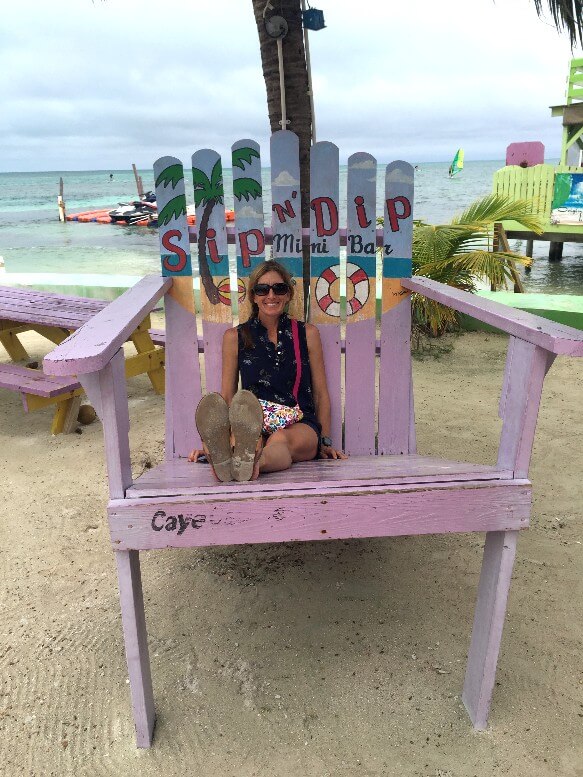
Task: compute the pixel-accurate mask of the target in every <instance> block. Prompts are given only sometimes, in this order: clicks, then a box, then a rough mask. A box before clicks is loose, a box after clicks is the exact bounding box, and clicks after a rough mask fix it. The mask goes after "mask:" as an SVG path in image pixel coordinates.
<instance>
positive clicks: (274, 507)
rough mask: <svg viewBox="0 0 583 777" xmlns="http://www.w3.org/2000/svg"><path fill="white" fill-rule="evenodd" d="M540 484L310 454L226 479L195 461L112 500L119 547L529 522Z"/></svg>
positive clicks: (436, 464) (447, 467)
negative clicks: (282, 468) (242, 478)
mask: <svg viewBox="0 0 583 777" xmlns="http://www.w3.org/2000/svg"><path fill="white" fill-rule="evenodd" d="M530 502H531V486H530V483H529V481H528V480H524V479H523V480H516V479H514V478H513V477H512V472H510V471H506V470H500V469H496V468H495V467H489V466H485V465H483V464H467V463H464V462H459V461H449V460H446V459H439V458H433V457H426V456H417V455H409V456H351V457H350V458H349V459H348V460H345V461H332V460H325V461H310V462H305V463H303V464H296V465H294V466H293V467H292V468H291V470H287V471H286V472H278V473H272V474H269V475H261V477H260V478H259V480H256V481H254V482H250V483H236V482H233V483H219V482H218V481H217V480H215V478H214V476H213V474H212V472H211V469H210V465H208V464H191V463H189V462H188V461H186V460H185V459H178V460H174V461H167V462H163V463H162V464H160V465H159V466H157V467H154V468H153V469H151V470H148V471H147V472H145V473H144V474H143V475H142V476H141V477H139V478H138V479H137V480H136V482H135V483H134V484H133V486H131V487H130V488H129V489H127V491H126V496H125V498H124V499H112V500H110V502H109V506H108V514H109V526H110V537H111V541H112V545H113V547H114V549H115V550H130V549H133V550H149V549H154V548H161V547H164V548H166V547H194V546H199V547H200V546H205V545H206V546H208V545H238V544H242V543H257V542H289V541H295V540H300V541H301V540H303V541H305V540H316V539H318V540H322V539H345V538H350V537H353V538H354V537H390V536H400V535H406V534H435V533H442V532H469V531H470V532H476V531H477V532H483V531H507V530H511V529H523V528H526V527H527V526H528V516H529V510H530Z"/></svg>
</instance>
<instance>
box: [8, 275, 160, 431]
mask: <svg viewBox="0 0 583 777" xmlns="http://www.w3.org/2000/svg"><path fill="white" fill-rule="evenodd" d="M108 304H109V302H108V300H101V299H92V298H88V297H74V296H70V295H66V294H58V293H55V292H40V291H34V290H31V289H19V288H13V287H10V286H0V343H1V344H2V345H3V346H4V348H5V350H6V352H7V353H8V355H9V356H10V358H11V359H12V360H13V363H0V388H5V389H8V390H11V391H16V392H19V393H20V394H21V396H22V402H23V406H24V410H25V412H31V411H33V410H39V409H40V408H43V407H47V406H48V405H55V406H56V407H55V414H54V416H53V421H52V425H51V431H52V433H53V434H60V433H61V432H70V431H73V429H74V428H75V426H76V421H77V414H78V411H79V405H80V403H81V397H82V395H83V394H84V393H85V392H84V390H83V387H82V386H81V383H80V382H79V381H78V380H77V379H76V378H75V377H74V376H73V375H71V376H59V377H55V376H52V375H46V374H45V373H44V372H43V371H42V369H32V368H30V367H27V366H24V365H22V364H15V363H14V362H22V361H26V362H29V363H30V361H31V357H30V355H29V354H28V352H27V350H26V348H25V347H24V345H23V344H22V342H21V340H20V337H19V336H20V335H21V334H22V333H23V332H26V331H35V332H38V333H39V334H40V335H42V336H43V337H46V338H47V339H48V340H50V341H51V342H53V343H55V344H57V345H58V344H59V343H62V342H63V340H65V339H66V338H67V337H69V335H70V334H71V333H72V332H74V331H75V330H77V329H79V327H81V326H83V325H84V324H87V323H88V322H89V321H90V320H91V318H92V317H93V316H95V315H96V314H97V313H99V312H101V311H103V310H105V309H106V308H107V305H108ZM150 326H151V318H150V315H149V314H148V315H147V316H145V317H144V319H143V321H140V322H139V323H138V325H137V326H136V328H135V329H134V330H133V331H132V332H131V333H130V334H129V339H130V340H131V341H132V342H133V343H134V345H135V347H136V351H137V354H136V355H135V356H129V357H128V359H127V360H126V364H125V369H126V376H127V377H130V376H134V375H138V374H140V373H142V372H147V373H148V376H149V377H150V380H151V381H152V385H153V386H154V389H155V390H156V391H157V393H163V391H164V366H163V365H164V350H163V349H160V348H156V347H155V345H154V343H153V342H152V339H151V337H150V334H149V331H148V330H149V328H150Z"/></svg>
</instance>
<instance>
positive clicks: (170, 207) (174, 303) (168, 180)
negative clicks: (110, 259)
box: [154, 156, 200, 459]
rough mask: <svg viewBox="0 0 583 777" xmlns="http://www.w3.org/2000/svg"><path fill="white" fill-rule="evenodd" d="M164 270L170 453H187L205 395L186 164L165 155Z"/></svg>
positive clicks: (159, 186)
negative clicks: (167, 280) (202, 393)
mask: <svg viewBox="0 0 583 777" xmlns="http://www.w3.org/2000/svg"><path fill="white" fill-rule="evenodd" d="M154 181H155V184H156V202H157V205H158V234H159V238H160V255H161V259H162V275H165V276H170V277H172V278H173V284H172V288H171V289H170V291H169V292H168V294H166V299H165V314H166V458H169V459H172V458H174V456H186V455H188V452H189V451H190V450H191V449H192V447H194V446H195V445H196V444H198V433H197V431H196V427H195V424H194V411H193V408H194V407H196V405H197V403H198V401H199V400H200V365H199V361H198V347H197V332H196V316H195V307H194V293H193V287H192V260H191V255H190V243H189V236H188V224H187V220H186V196H185V191H184V169H183V167H182V163H181V162H180V160H179V159H175V158H174V157H170V156H165V157H162V158H161V159H158V160H157V161H156V162H155V163H154Z"/></svg>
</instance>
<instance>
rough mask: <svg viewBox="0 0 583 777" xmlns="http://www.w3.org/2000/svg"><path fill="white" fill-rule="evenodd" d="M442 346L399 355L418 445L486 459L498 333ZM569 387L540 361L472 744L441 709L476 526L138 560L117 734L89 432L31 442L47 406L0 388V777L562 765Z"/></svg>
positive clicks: (469, 594)
mask: <svg viewBox="0 0 583 777" xmlns="http://www.w3.org/2000/svg"><path fill="white" fill-rule="evenodd" d="M23 339H24V341H25V343H26V344H27V345H28V346H29V351H30V353H31V355H34V356H40V355H42V354H43V353H44V352H46V350H47V344H46V343H45V341H43V340H42V339H41V338H40V337H38V336H36V335H26V336H23ZM446 342H447V343H449V344H450V345H451V346H452V350H450V351H449V352H442V350H441V347H442V343H440V344H439V346H438V349H437V350H435V349H434V350H433V354H432V355H428V356H427V357H426V358H424V359H423V360H416V361H415V364H414V370H415V381H416V383H415V396H416V410H417V417H418V441H419V451H420V452H422V453H428V454H433V455H444V456H447V457H449V458H461V459H468V460H473V461H476V462H482V463H491V462H493V461H494V460H495V454H496V449H497V442H498V435H499V430H500V422H499V421H498V418H497V403H498V397H499V392H500V386H501V382H502V371H503V366H504V354H505V348H506V340H505V338H503V337H501V336H496V335H487V334H484V333H473V334H465V335H461V336H459V337H451V338H450V339H449V340H448V341H446ZM2 358H4V357H2ZM582 385H583V360H581V359H580V360H576V359H568V358H561V357H559V358H558V359H557V361H556V362H555V365H554V366H553V368H552V369H551V372H550V373H549V376H548V378H547V381H546V384H545V391H544V397H543V406H542V410H541V414H540V417H539V425H538V432H537V437H536V442H535V447H534V452H533V459H532V467H531V476H532V480H533V483H534V514H533V519H532V528H531V529H530V530H527V531H525V532H523V533H522V534H521V537H520V539H519V545H518V553H517V561H516V565H515V569H514V577H513V583H512V588H511V593H510V599H509V607H508V614H507V619H506V625H505V631H504V636H503V641H502V648H501V653H500V659H499V665H498V675H497V684H496V688H495V692H494V699H493V705H492V712H491V716H490V725H489V727H488V730H487V731H485V732H475V731H474V730H473V729H472V728H471V726H470V723H469V719H468V717H467V715H466V713H465V710H464V708H463V706H462V704H461V700H460V692H461V688H462V683H463V674H464V667H465V658H466V651H467V649H468V644H469V638H470V629H471V623H472V613H473V608H474V600H475V594H476V585H477V580H478V572H479V566H480V559H481V548H482V543H483V536H482V535H469V534H468V535H457V536H450V537H448V536H426V537H416V538H406V537H401V538H396V539H381V540H378V539H372V540H359V541H356V540H355V541H338V542H313V543H305V544H288V545H260V546H250V547H231V548H214V549H202V550H190V549H187V550H174V551H166V552H160V551H158V552H151V553H144V554H142V555H141V558H142V574H143V581H144V592H145V599H146V617H147V621H148V628H149V635H150V643H149V644H150V656H151V662H152V673H153V682H154V694H155V700H156V708H157V712H158V723H157V729H156V735H155V739H154V744H153V748H152V749H151V750H137V749H136V747H135V744H134V731H133V722H132V717H131V706H130V697H129V686H128V684H127V679H126V677H127V673H126V666H125V658H124V650H123V639H122V629H121V622H120V615H119V603H118V595H117V584H116V574H115V565H114V557H113V553H112V552H111V549H110V546H109V540H108V530H107V524H106V519H105V514H104V513H105V504H106V499H107V490H106V479H105V465H104V459H103V450H102V433H101V426H100V424H99V423H98V422H96V423H94V424H92V425H91V426H88V427H84V428H83V430H82V434H72V435H61V436H58V437H51V436H50V433H49V428H50V418H51V411H50V410H44V411H41V412H37V413H34V414H30V415H28V416H27V415H24V413H23V412H22V406H21V403H20V399H19V397H18V396H17V395H15V394H12V393H9V392H6V391H1V392H0V458H1V461H2V471H3V472H4V484H5V485H4V489H3V496H2V502H3V504H2V508H1V516H2V519H1V523H0V527H1V528H0V530H1V532H2V542H1V543H0V581H1V584H2V585H1V589H0V774H2V775H10V777H12V775H34V776H35V777H36V776H37V775H38V776H39V777H40V775H42V776H43V777H44V776H45V775H58V777H62V775H91V776H93V775H120V776H123V777H131V776H133V775H139V777H150V775H152V776H154V775H163V776H164V777H166V775H197V777H207V776H209V777H210V776H211V775H212V776H213V777H223V775H224V776H225V777H226V776H227V775H229V776H230V775H233V777H251V775H257V776H258V777H263V776H264V775H265V777H280V776H281V777H283V776H284V775H286V776H287V775H293V777H304V776H305V777H312V775H313V776H314V777H316V776H317V777H324V776H325V775H331V776H333V777H336V775H349V776H350V775H363V776H364V775H400V776H403V775H404V776H407V777H408V775H422V776H423V777H471V776H472V775H476V776H477V777H485V776H486V775H517V776H518V775H537V777H547V776H548V777H551V775H552V776H553V777H555V776H556V775H565V777H580V776H581V775H583V738H582V729H583V673H582V664H581V644H582V638H583V621H582V619H581V601H582V594H583V544H582V543H583V522H582V504H583V485H582V478H581V463H582V445H581V443H582V436H583V435H582V424H581V386H582ZM129 396H130V413H131V419H132V430H131V445H132V459H133V468H134V472H135V473H139V472H140V471H141V470H142V469H143V468H144V466H146V463H147V462H156V461H158V460H159V459H160V458H161V456H162V452H163V419H162V408H163V399H162V398H161V397H158V396H156V395H155V394H154V392H153V391H152V389H151V388H150V385H149V382H148V380H147V378H145V377H143V376H142V377H139V378H135V379H132V380H131V381H130V382H129Z"/></svg>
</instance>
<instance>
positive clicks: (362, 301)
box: [344, 152, 377, 455]
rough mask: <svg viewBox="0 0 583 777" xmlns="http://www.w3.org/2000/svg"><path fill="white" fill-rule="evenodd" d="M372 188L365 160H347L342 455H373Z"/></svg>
mask: <svg viewBox="0 0 583 777" xmlns="http://www.w3.org/2000/svg"><path fill="white" fill-rule="evenodd" d="M376 182H377V162H376V159H375V158H374V157H373V156H371V155H370V154H365V153H361V152H359V153H356V154H352V156H351V157H349V159H348V196H347V202H346V212H347V221H348V224H347V227H348V229H347V234H346V372H345V376H346V399H345V408H346V409H345V412H344V418H345V442H344V447H345V450H346V452H347V453H351V454H353V455H359V454H373V453H375V452H376V451H375V420H376V418H375V346H376V257H377V251H376Z"/></svg>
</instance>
